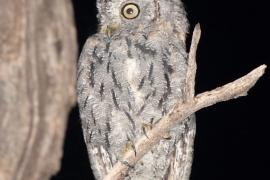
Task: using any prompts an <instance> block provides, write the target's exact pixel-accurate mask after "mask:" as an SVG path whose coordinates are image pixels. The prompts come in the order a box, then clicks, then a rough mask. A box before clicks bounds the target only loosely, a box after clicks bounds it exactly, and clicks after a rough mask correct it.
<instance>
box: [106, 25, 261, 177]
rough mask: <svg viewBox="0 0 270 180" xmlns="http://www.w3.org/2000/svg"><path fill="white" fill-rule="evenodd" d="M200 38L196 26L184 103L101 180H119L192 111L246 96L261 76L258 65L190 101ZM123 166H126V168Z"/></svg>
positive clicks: (140, 139) (198, 28)
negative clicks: (236, 78)
mask: <svg viewBox="0 0 270 180" xmlns="http://www.w3.org/2000/svg"><path fill="white" fill-rule="evenodd" d="M199 38H200V27H199V25H197V26H196V28H195V30H194V34H193V40H192V45H191V50H190V54H189V60H188V63H189V66H188V68H189V69H188V74H187V88H186V90H187V92H186V93H187V96H186V97H187V99H186V101H184V102H179V103H177V104H176V105H175V106H174V108H173V109H172V110H171V111H170V112H169V113H168V114H167V115H166V116H165V117H163V118H162V119H161V120H160V121H159V122H158V123H157V124H155V125H154V127H153V128H152V129H151V130H149V132H147V137H145V136H142V137H141V138H139V139H138V140H137V141H136V143H135V148H136V156H135V155H134V152H133V151H128V152H126V154H125V155H124V157H123V161H124V162H126V163H122V162H117V163H116V164H115V165H114V167H113V168H112V169H111V170H110V172H109V173H108V174H107V176H106V177H105V178H104V180H118V179H123V178H124V176H125V174H127V172H128V170H129V167H130V166H134V165H135V164H136V162H137V161H139V160H140V159H141V158H142V157H143V156H144V154H146V153H147V152H148V151H150V150H151V148H152V147H153V146H154V145H155V144H157V143H158V142H159V141H160V140H161V139H162V138H163V137H164V135H165V134H166V133H167V132H168V131H169V130H170V129H171V128H172V127H173V126H174V125H175V124H177V123H180V122H181V121H184V120H185V119H186V118H187V117H189V116H190V115H191V114H193V113H195V112H196V111H198V110H200V109H202V108H205V107H208V106H211V105H214V104H216V103H218V102H222V101H227V100H230V99H235V98H238V97H240V96H245V95H247V92H248V91H249V90H250V88H252V87H253V86H254V85H255V83H256V82H257V81H258V80H259V78H260V77H261V76H262V75H263V74H264V72H265V69H266V65H262V66H260V67H258V68H256V69H255V70H253V71H252V72H250V73H249V74H247V75H246V76H244V77H242V78H239V79H238V80H235V81H234V82H231V83H229V84H226V85H224V86H222V87H219V88H216V89H214V90H212V91H208V92H204V93H201V94H199V95H197V96H196V97H194V86H195V74H196V62H195V56H196V52H195V51H196V49H197V45H198V42H199ZM127 164H128V165H129V166H127Z"/></svg>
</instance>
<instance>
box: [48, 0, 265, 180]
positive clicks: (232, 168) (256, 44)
mask: <svg viewBox="0 0 270 180" xmlns="http://www.w3.org/2000/svg"><path fill="white" fill-rule="evenodd" d="M184 3H185V5H186V10H187V12H188V18H189V20H190V24H191V27H190V28H191V29H193V28H194V26H195V24H196V23H198V22H199V23H200V24H201V29H202V38H201V41H200V44H199V48H198V54H197V64H198V71H197V79H196V81H197V84H196V92H197V93H200V92H204V91H206V90H211V89H213V88H215V87H217V86H221V85H223V84H225V83H228V82H231V81H232V80H235V79H236V78H238V77H241V76H243V75H245V74H247V73H248V72H249V71H251V70H252V69H253V68H255V67H257V66H259V65H261V64H268V65H270V54H269V53H270V46H269V44H270V28H269V27H268V25H269V23H270V16H269V6H268V5H267V1H266V0H257V1H250V0H226V1H224V0H203V1H198V0H197V1H196V0H185V1H184ZM73 4H74V10H75V20H76V25H77V29H78V43H79V45H80V49H81V47H82V45H83V44H84V42H85V40H86V38H87V37H88V36H90V35H91V34H93V33H95V32H96V29H97V19H96V13H97V12H96V8H95V1H93V0H73ZM187 44H190V36H189V38H188V42H187ZM269 72H270V67H269V69H268V70H267V72H266V74H265V75H264V77H263V78H262V79H261V80H260V81H259V82H258V83H257V85H256V86H255V87H254V88H253V89H252V90H251V91H250V92H249V95H248V96H247V97H243V98H240V99H237V100H232V101H229V102H224V103H220V104H217V105H215V106H212V107H209V108H206V109H203V110H201V111H199V112H197V114H196V115H197V134H196V139H195V152H194V153H195V156H194V163H193V169H192V174H191V180H223V179H224V180H225V179H226V180H239V179H245V180H249V179H250V180H251V179H252V180H254V179H270V175H269V173H270V172H269V171H270V166H269V162H270V158H269V153H270V151H269V148H268V146H269V145H270V135H269V134H270V130H269V125H270V123H269V121H270V118H269V115H268V112H269V111H270V105H269V104H270V95H269V94H270V73H269ZM90 179H94V178H93V176H92V174H91V168H90V165H89V162H88V157H87V152H86V147H85V144H84V142H83V136H82V131H81V129H80V120H79V115H78V109H77V107H76V108H74V109H73V110H72V112H71V113H70V118H69V123H68V128H67V132H66V140H65V144H64V156H63V159H62V167H61V171H60V172H59V173H58V174H57V175H56V176H54V177H53V178H52V180H90Z"/></svg>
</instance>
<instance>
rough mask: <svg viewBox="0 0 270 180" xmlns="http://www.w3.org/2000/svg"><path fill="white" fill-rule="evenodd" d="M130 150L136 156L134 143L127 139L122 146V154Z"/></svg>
mask: <svg viewBox="0 0 270 180" xmlns="http://www.w3.org/2000/svg"><path fill="white" fill-rule="evenodd" d="M131 150H132V151H133V152H134V155H135V156H136V155H137V152H136V148H135V144H134V143H133V141H131V140H128V142H127V144H126V146H125V148H124V151H123V154H125V153H126V152H129V151H131Z"/></svg>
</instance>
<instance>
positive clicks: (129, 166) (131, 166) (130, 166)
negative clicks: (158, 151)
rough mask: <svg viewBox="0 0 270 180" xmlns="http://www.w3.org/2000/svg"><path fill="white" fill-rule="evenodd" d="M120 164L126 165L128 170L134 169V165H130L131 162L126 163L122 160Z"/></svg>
mask: <svg viewBox="0 0 270 180" xmlns="http://www.w3.org/2000/svg"><path fill="white" fill-rule="evenodd" d="M120 162H121V163H122V164H124V165H126V166H127V167H128V168H131V169H133V168H134V166H133V165H131V164H129V162H127V161H125V160H120Z"/></svg>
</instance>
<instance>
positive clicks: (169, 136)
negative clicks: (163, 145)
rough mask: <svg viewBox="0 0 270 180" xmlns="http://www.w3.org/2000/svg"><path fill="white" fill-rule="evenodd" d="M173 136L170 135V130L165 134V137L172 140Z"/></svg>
mask: <svg viewBox="0 0 270 180" xmlns="http://www.w3.org/2000/svg"><path fill="white" fill-rule="evenodd" d="M171 138H172V136H171V135H170V133H169V132H167V133H166V134H164V136H163V139H166V140H170V139H171Z"/></svg>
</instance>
